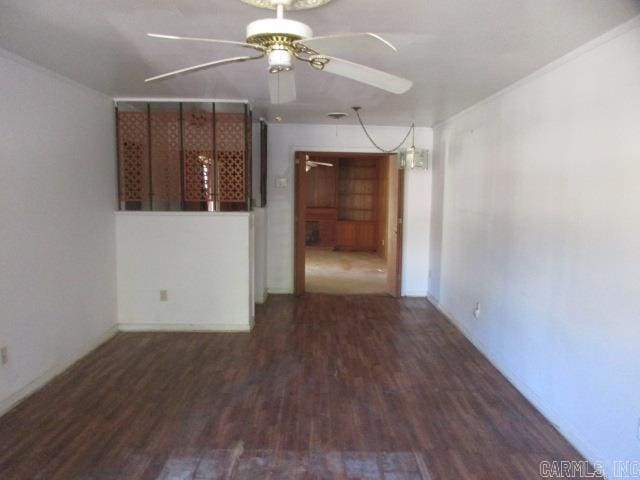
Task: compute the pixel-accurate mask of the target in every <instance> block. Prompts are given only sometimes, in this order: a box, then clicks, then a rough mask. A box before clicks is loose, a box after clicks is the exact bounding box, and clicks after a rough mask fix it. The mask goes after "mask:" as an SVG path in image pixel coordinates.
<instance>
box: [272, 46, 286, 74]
mask: <svg viewBox="0 0 640 480" xmlns="http://www.w3.org/2000/svg"><path fill="white" fill-rule="evenodd" d="M268 58H269V72H270V73H279V72H283V71H284V72H288V71H290V70H291V60H292V58H291V54H290V53H289V51H288V50H271V51H270V52H269V57H268Z"/></svg>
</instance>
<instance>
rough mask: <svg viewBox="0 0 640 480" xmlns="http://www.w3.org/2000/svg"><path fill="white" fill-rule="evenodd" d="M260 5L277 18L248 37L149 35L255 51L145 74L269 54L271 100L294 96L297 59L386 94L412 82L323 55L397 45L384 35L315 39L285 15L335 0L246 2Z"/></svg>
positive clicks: (254, 27)
mask: <svg viewBox="0 0 640 480" xmlns="http://www.w3.org/2000/svg"><path fill="white" fill-rule="evenodd" d="M242 1H243V2H245V3H248V4H251V5H254V6H256V7H261V8H269V9H275V10H276V11H277V14H276V18H265V19H262V20H256V21H255V22H251V23H250V24H249V25H248V26H247V31H246V41H244V42H240V41H235V40H218V39H213V38H194V37H182V36H175V35H162V34H157V33H149V34H148V35H149V36H150V37H154V38H162V39H167V40H180V41H189V42H208V43H213V44H221V45H235V46H239V47H243V48H246V49H249V50H252V51H253V52H255V53H254V54H253V55H244V56H238V57H232V58H225V59H222V60H214V61H211V62H207V63H203V64H200V65H194V66H192V67H187V68H182V69H180V70H175V71H173V72H169V73H165V74H162V75H157V76H155V77H151V78H147V79H146V82H154V81H158V80H165V79H168V78H171V77H176V76H178V75H184V74H188V73H192V72H196V71H199V70H206V69H209V68H215V67H220V66H222V65H227V64H231V63H242V62H248V61H252V60H259V59H262V58H264V57H267V60H268V64H269V68H268V72H269V93H270V97H271V103H273V104H281V103H288V102H292V101H294V100H295V99H296V81H295V75H294V59H296V60H299V61H302V62H305V63H308V64H309V65H310V66H311V67H313V68H314V69H316V70H318V71H323V72H327V73H332V74H334V75H339V76H342V77H346V78H350V79H351V80H355V81H357V82H361V83H364V84H367V85H371V86H373V87H376V88H380V89H382V90H385V91H387V92H391V93H395V94H403V93H405V92H407V91H408V90H409V89H410V88H411V86H412V85H413V83H412V82H411V81H410V80H407V79H405V78H401V77H398V76H396V75H393V74H390V73H387V72H383V71H380V70H376V69H375V68H371V67H367V66H365V65H360V64H357V63H354V62H350V61H348V60H344V59H341V58H337V57H334V56H331V55H325V54H323V53H321V52H323V51H336V50H338V51H339V50H340V49H341V48H346V47H349V49H353V48H354V47H357V48H360V49H362V50H363V51H365V52H373V53H375V52H379V51H393V52H397V49H396V48H395V47H394V46H393V45H392V44H391V43H389V42H388V41H386V40H385V39H384V38H382V37H380V36H379V35H376V34H374V33H345V34H339V35H329V36H323V37H314V36H313V31H312V30H311V28H310V27H309V26H307V25H305V24H304V23H302V22H298V21H295V20H290V19H285V18H284V10H302V9H307V8H315V7H319V6H321V5H324V4H326V3H328V2H330V1H331V0H242Z"/></svg>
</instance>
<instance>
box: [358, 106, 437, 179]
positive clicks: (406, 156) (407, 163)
mask: <svg viewBox="0 0 640 480" xmlns="http://www.w3.org/2000/svg"><path fill="white" fill-rule="evenodd" d="M351 108H353V111H354V112H356V116H357V117H358V122H360V126H361V127H362V130H364V133H365V135H366V136H367V138H368V139H369V141H370V142H371V144H372V145H373V146H374V147H376V148H377V149H378V150H380V151H381V152H383V153H395V154H396V163H397V165H398V168H399V169H404V168H407V167H408V168H411V169H414V168H424V169H428V168H429V150H427V149H425V148H416V124H415V123H412V124H411V126H410V127H409V131H408V132H407V134H406V135H405V136H404V139H403V140H402V142H401V143H400V145H398V146H397V147H396V148H394V149H392V150H385V149H384V148H382V147H380V146H379V145H378V144H377V143H376V142H375V141H374V140H373V138H372V137H371V135H370V134H369V132H368V131H367V127H365V126H364V122H363V121H362V118H360V111H359V110H360V107H351ZM409 134H412V136H411V146H410V147H409V148H401V147H402V146H403V145H404V144H405V142H406V141H407V139H408V138H409Z"/></svg>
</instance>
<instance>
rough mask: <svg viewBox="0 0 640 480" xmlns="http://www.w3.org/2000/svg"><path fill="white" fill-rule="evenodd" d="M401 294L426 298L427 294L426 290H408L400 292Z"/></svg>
mask: <svg viewBox="0 0 640 480" xmlns="http://www.w3.org/2000/svg"><path fill="white" fill-rule="evenodd" d="M402 296H403V297H419V298H426V297H427V296H428V295H427V292H426V291H423V290H408V291H406V292H402Z"/></svg>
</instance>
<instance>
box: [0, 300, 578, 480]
mask: <svg viewBox="0 0 640 480" xmlns="http://www.w3.org/2000/svg"><path fill="white" fill-rule="evenodd" d="M543 460H549V461H553V460H581V457H580V455H579V454H578V453H577V452H576V451H575V450H574V449H573V448H572V447H571V446H570V445H569V444H568V443H567V442H566V441H565V440H564V439H563V438H562V436H561V435H560V434H559V433H558V432H557V431H556V430H555V429H554V428H553V427H552V426H551V425H550V424H549V422H547V421H546V420H545V419H544V418H543V417H542V416H541V415H540V414H539V413H538V412H537V411H536V410H535V409H534V408H533V407H532V406H531V405H530V404H529V403H528V402H527V401H526V400H525V399H524V398H523V397H522V396H521V395H520V394H519V393H518V392H517V391H516V390H515V389H514V388H513V387H512V386H511V385H510V384H509V383H508V382H507V381H506V380H505V379H504V378H503V377H502V376H501V375H500V374H499V373H498V372H497V371H496V370H495V369H494V368H493V367H492V366H491V365H490V364H489V363H488V362H487V360H486V359H485V358H484V357H483V356H482V355H480V353H479V352H478V351H477V350H476V349H475V348H474V347H473V346H472V345H471V344H470V343H469V342H468V341H467V340H466V339H465V338H464V337H463V336H462V335H461V334H460V333H459V332H458V331H457V330H456V329H455V328H454V327H453V326H452V325H451V324H450V323H449V322H448V321H447V320H445V319H444V318H443V317H442V316H441V315H440V314H439V313H438V312H437V311H436V310H435V309H434V308H433V307H432V306H431V305H430V304H429V303H428V302H427V301H426V300H420V299H403V300H396V299H393V298H387V297H374V296H372V297H365V296H362V297H358V296H354V297H341V296H322V295H307V296H305V297H304V298H302V299H299V300H296V299H295V298H293V297H287V296H275V297H271V298H270V299H269V301H268V302H267V304H265V305H264V306H262V307H261V308H259V311H258V316H257V320H256V326H255V329H254V331H253V332H252V333H250V334H206V333H205V334H202V333H126V334H124V333H123V334H119V335H117V336H116V337H115V338H113V339H112V340H110V341H109V342H107V343H106V344H104V345H103V346H101V347H100V348H99V349H97V350H96V351H94V352H93V353H91V354H90V355H88V356H87V357H85V358H84V359H82V360H81V361H80V362H78V363H77V364H76V365H74V366H73V367H72V368H71V369H69V370H68V371H67V372H66V373H64V374H63V375H61V376H60V377H58V378H56V379H55V380H54V381H52V382H51V383H50V384H48V385H47V386H46V387H45V388H44V389H42V390H40V391H38V392H37V393H35V394H34V395H32V396H31V397H30V398H28V399H27V400H26V401H24V402H22V403H21V404H20V405H19V406H17V407H16V408H15V409H13V410H12V411H11V412H9V413H8V414H7V415H5V416H3V417H2V418H0V478H2V479H4V480H9V479H20V480H23V479H29V480H31V479H47V480H55V479H61V480H72V479H82V480H88V479H92V480H113V479H127V480H129V479H131V480H133V479H156V478H160V479H199V480H204V479H214V478H216V479H217V478H240V479H244V478H247V479H263V478H271V479H285V478H287V479H288V478H319V479H322V478H342V479H430V480H440V479H452V480H462V479H474V480H476V479H491V480H494V479H496V480H503V479H536V478H539V474H538V471H539V463H540V462H541V461H543Z"/></svg>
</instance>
